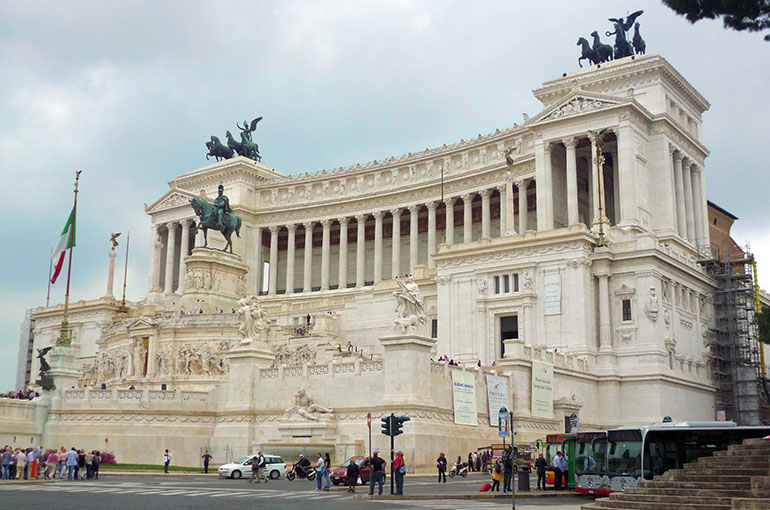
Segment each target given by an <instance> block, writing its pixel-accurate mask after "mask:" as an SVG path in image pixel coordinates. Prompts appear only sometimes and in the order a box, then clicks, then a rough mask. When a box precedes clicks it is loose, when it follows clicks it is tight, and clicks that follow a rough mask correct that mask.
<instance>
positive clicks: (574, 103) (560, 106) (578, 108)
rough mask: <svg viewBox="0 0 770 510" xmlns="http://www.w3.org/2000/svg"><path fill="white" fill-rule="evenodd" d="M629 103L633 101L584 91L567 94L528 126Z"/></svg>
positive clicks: (534, 118) (533, 119) (531, 120)
mask: <svg viewBox="0 0 770 510" xmlns="http://www.w3.org/2000/svg"><path fill="white" fill-rule="evenodd" d="M630 102H633V100H629V99H623V98H617V97H613V96H603V95H599V94H589V93H587V92H585V91H581V90H577V91H573V92H572V93H570V94H568V95H567V96H565V97H564V98H563V99H562V100H560V101H556V102H555V103H554V104H552V105H550V106H549V107H548V108H546V109H545V110H543V111H542V112H540V113H539V114H538V115H536V116H535V117H533V118H532V119H530V120H529V122H528V124H534V123H538V122H546V121H553V120H557V119H563V118H567V117H573V116H577V115H583V114H587V113H591V112H595V111H599V110H604V109H607V108H612V107H615V106H620V105H622V104H628V103H630Z"/></svg>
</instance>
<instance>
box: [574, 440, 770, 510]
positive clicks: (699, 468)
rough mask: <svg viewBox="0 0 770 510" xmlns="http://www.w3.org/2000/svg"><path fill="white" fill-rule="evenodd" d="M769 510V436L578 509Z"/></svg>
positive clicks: (732, 448)
mask: <svg viewBox="0 0 770 510" xmlns="http://www.w3.org/2000/svg"><path fill="white" fill-rule="evenodd" d="M608 508H609V509H616V510H621V509H622V510H625V509H629V510H630V509H638V510H760V509H761V510H770V439H747V440H745V441H744V442H743V444H739V445H733V446H730V447H729V448H728V449H727V450H724V451H719V452H715V453H714V456H713V457H703V458H700V459H698V461H697V462H693V463H690V464H685V466H684V469H672V470H669V471H668V472H666V473H665V474H664V475H663V476H660V477H656V478H655V479H654V480H651V481H645V482H643V483H641V484H640V485H639V486H638V487H632V488H628V489H626V490H625V492H618V493H614V494H611V495H610V497H609V498H601V499H597V500H595V501H594V502H592V503H590V504H586V505H583V506H582V507H581V509H582V510H599V509H608Z"/></svg>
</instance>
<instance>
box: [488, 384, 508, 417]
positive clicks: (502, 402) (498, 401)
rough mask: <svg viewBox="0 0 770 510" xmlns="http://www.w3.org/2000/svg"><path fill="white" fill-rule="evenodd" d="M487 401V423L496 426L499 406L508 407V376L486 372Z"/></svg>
mask: <svg viewBox="0 0 770 510" xmlns="http://www.w3.org/2000/svg"><path fill="white" fill-rule="evenodd" d="M487 402H488V404H489V425H490V426H492V427H497V413H498V411H499V410H500V408H501V407H508V378H506V377H500V376H499V375H490V374H487Z"/></svg>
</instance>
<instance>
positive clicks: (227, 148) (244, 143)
mask: <svg viewBox="0 0 770 510" xmlns="http://www.w3.org/2000/svg"><path fill="white" fill-rule="evenodd" d="M260 120H262V117H257V118H256V119H254V120H252V121H251V123H248V122H247V121H245V120H244V121H243V126H241V125H240V124H239V123H237V122H236V123H235V125H236V126H238V129H239V130H240V131H241V133H240V134H241V136H240V138H241V141H240V142H239V141H238V140H236V139H235V137H233V134H232V133H231V132H230V131H227V132H226V133H225V134H226V136H227V145H225V144H223V143H222V142H221V141H220V140H219V138H217V137H216V136H213V135H212V136H211V140H210V141H208V142H206V147H207V148H208V150H209V152H208V154H206V159H209V157H212V156H213V157H214V158H216V160H217V161H219V160H220V159H230V158H232V157H234V156H235V154H238V155H239V156H243V157H246V158H249V159H253V160H254V161H262V157H261V156H260V155H259V146H258V145H257V144H256V143H254V139H253V137H252V135H251V134H252V133H253V132H254V131H255V130H256V129H257V124H258V123H259V121H260Z"/></svg>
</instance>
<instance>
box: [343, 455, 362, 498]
mask: <svg viewBox="0 0 770 510" xmlns="http://www.w3.org/2000/svg"><path fill="white" fill-rule="evenodd" d="M360 474H361V470H360V469H359V468H358V464H356V462H355V461H354V460H351V461H350V462H349V463H348V470H347V472H346V473H345V478H346V480H345V481H346V482H347V486H348V492H356V485H358V476H359V475H360Z"/></svg>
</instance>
